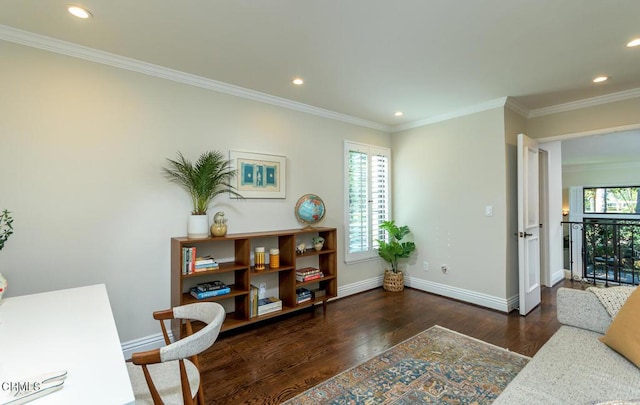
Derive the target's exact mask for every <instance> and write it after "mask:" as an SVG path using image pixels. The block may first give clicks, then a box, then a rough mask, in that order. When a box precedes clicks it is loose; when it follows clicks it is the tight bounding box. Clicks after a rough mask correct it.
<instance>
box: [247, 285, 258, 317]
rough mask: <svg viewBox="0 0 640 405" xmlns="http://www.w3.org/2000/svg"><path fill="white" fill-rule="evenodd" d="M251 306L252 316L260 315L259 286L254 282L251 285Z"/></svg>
mask: <svg viewBox="0 0 640 405" xmlns="http://www.w3.org/2000/svg"><path fill="white" fill-rule="evenodd" d="M249 308H250V309H251V311H250V314H249V316H250V317H251V318H254V317H256V316H258V287H256V286H255V285H253V284H251V286H250V287H249Z"/></svg>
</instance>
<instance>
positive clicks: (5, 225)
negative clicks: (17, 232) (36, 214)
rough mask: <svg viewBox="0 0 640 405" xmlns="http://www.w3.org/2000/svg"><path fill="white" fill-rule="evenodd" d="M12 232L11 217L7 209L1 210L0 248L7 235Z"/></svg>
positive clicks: (7, 237)
mask: <svg viewBox="0 0 640 405" xmlns="http://www.w3.org/2000/svg"><path fill="white" fill-rule="evenodd" d="M12 234H13V217H11V212H10V211H8V210H4V211H2V213H1V214H0V250H2V248H3V247H4V244H5V242H6V241H7V240H8V239H9V236H11V235H12Z"/></svg>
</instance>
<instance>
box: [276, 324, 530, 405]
mask: <svg viewBox="0 0 640 405" xmlns="http://www.w3.org/2000/svg"><path fill="white" fill-rule="evenodd" d="M529 360H530V358H529V357H525V356H522V355H520V354H517V353H514V352H510V351H508V350H506V349H503V348H500V347H497V346H494V345H491V344H489V343H486V342H483V341H481V340H477V339H474V338H472V337H469V336H466V335H463V334H461V333H458V332H454V331H451V330H449V329H446V328H443V327H441V326H438V325H436V326H433V327H431V328H429V329H427V330H426V331H424V332H422V333H419V334H418V335H416V336H414V337H412V338H410V339H408V340H405V341H404V342H402V343H400V344H398V345H396V346H394V347H392V348H391V349H389V350H387V351H386V352H384V353H382V354H380V355H378V356H376V357H374V358H373V359H371V360H368V361H366V362H364V363H362V364H360V365H358V366H356V367H353V368H352V369H350V370H347V371H345V372H343V373H341V374H338V375H337V376H335V377H332V378H331V379H329V380H327V381H325V382H323V383H321V384H319V385H317V386H315V387H313V388H311V389H309V390H307V391H305V392H303V393H302V394H300V395H298V396H297V397H295V398H293V399H291V400H289V401H287V402H285V404H287V405H294V404H295V405H306V404H341V405H342V404H345V405H346V404H367V405H369V404H396V405H400V404H402V405H404V404H488V403H491V402H493V400H494V399H495V398H496V397H497V396H498V395H499V394H500V393H501V392H502V390H503V389H504V388H505V387H506V386H507V384H508V383H509V382H510V381H511V380H512V379H513V378H514V377H515V376H516V374H518V372H519V371H520V370H521V369H522V368H523V367H524V366H525V365H526V364H527V363H528V362H529Z"/></svg>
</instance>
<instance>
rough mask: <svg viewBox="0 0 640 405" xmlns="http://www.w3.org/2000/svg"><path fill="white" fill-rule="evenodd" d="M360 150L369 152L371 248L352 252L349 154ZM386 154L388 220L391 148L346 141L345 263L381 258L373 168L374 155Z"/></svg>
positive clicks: (389, 209)
mask: <svg viewBox="0 0 640 405" xmlns="http://www.w3.org/2000/svg"><path fill="white" fill-rule="evenodd" d="M352 151H354V152H360V153H366V154H367V165H368V167H367V178H366V183H367V204H368V205H367V214H366V216H367V224H368V231H367V235H366V236H367V238H368V245H369V248H368V249H367V250H365V251H361V252H354V253H351V252H350V251H349V250H350V222H349V221H350V215H349V214H350V212H351V211H350V201H349V186H350V178H349V154H350V152H352ZM378 155H381V156H385V157H386V158H387V167H388V169H387V173H386V179H385V180H386V184H387V193H386V202H387V206H386V220H390V219H391V213H392V191H391V190H392V188H391V187H392V184H391V177H392V176H391V163H392V157H391V148H388V147H384V146H379V145H371V144H365V143H359V142H352V141H346V140H345V141H344V160H343V162H344V168H343V170H344V247H345V250H344V252H345V253H344V261H345V263H347V264H348V263H356V262H361V261H368V260H373V259H377V258H379V256H378V251H377V243H375V238H374V237H373V227H372V223H373V215H372V206H373V201H372V188H373V187H372V185H373V183H372V181H373V180H372V178H373V176H372V173H373V172H372V170H373V165H372V161H373V157H374V156H378Z"/></svg>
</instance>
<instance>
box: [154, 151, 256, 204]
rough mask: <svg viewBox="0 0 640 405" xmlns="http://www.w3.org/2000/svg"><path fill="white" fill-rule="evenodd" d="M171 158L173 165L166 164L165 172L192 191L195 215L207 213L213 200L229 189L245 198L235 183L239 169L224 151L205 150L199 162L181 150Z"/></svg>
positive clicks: (173, 180) (169, 177)
mask: <svg viewBox="0 0 640 405" xmlns="http://www.w3.org/2000/svg"><path fill="white" fill-rule="evenodd" d="M167 161H168V162H169V166H168V167H165V168H164V174H165V176H166V177H167V179H169V181H172V182H174V183H177V184H179V185H181V186H182V187H183V188H184V189H185V190H187V192H188V193H189V194H190V195H191V200H192V201H193V210H192V212H191V213H192V214H193V215H205V214H206V213H207V210H208V209H209V206H210V205H211V201H212V200H213V199H214V198H215V197H216V196H217V195H219V194H222V193H227V192H228V193H231V194H232V195H234V196H236V197H238V198H244V197H242V195H240V194H239V193H238V192H237V191H236V189H235V187H234V186H233V185H232V184H231V181H232V180H233V178H234V177H235V176H236V170H234V169H233V168H231V162H230V161H229V160H227V159H225V158H224V155H223V154H222V152H220V151H209V152H205V153H203V154H202V155H201V156H200V158H198V160H197V161H196V162H195V163H192V162H190V161H189V160H187V159H186V158H185V157H184V156H183V155H182V153H180V152H178V158H177V159H176V160H172V159H167Z"/></svg>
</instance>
